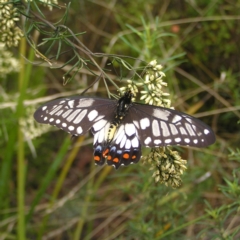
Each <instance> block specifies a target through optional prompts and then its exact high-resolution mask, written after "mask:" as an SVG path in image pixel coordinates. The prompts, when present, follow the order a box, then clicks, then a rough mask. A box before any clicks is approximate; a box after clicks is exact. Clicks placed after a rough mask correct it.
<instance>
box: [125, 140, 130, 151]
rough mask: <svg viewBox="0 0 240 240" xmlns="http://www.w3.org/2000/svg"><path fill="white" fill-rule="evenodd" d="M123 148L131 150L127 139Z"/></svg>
mask: <svg viewBox="0 0 240 240" xmlns="http://www.w3.org/2000/svg"><path fill="white" fill-rule="evenodd" d="M125 148H126V149H130V148H131V141H130V140H129V139H127V141H126V145H125Z"/></svg>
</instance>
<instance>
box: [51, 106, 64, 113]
mask: <svg viewBox="0 0 240 240" xmlns="http://www.w3.org/2000/svg"><path fill="white" fill-rule="evenodd" d="M61 108H62V106H61V105H60V106H57V107H55V108H54V109H53V110H52V111H51V112H50V113H49V114H50V115H53V114H54V113H55V112H57V111H58V110H60V109H61Z"/></svg>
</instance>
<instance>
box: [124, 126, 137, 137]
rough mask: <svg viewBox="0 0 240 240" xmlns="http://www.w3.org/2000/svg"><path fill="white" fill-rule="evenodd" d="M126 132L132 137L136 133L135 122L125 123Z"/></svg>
mask: <svg viewBox="0 0 240 240" xmlns="http://www.w3.org/2000/svg"><path fill="white" fill-rule="evenodd" d="M125 133H126V134H127V135H128V136H129V137H130V136H132V135H133V134H135V126H134V124H133V123H127V124H125Z"/></svg>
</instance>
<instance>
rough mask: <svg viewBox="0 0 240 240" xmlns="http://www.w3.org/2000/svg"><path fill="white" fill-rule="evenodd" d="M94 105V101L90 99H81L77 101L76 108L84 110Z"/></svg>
mask: <svg viewBox="0 0 240 240" xmlns="http://www.w3.org/2000/svg"><path fill="white" fill-rule="evenodd" d="M93 103H94V99H91V98H82V99H79V104H78V106H77V107H80V108H84V107H90V106H92V105H93Z"/></svg>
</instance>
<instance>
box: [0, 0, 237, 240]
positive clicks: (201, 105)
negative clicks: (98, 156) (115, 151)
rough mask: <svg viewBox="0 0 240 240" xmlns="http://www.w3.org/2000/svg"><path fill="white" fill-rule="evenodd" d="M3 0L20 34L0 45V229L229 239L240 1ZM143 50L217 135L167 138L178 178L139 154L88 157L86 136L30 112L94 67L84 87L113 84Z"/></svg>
mask: <svg viewBox="0 0 240 240" xmlns="http://www.w3.org/2000/svg"><path fill="white" fill-rule="evenodd" d="M7 2H8V1H2V2H0V4H3V3H4V4H5V3H7ZM9 2H10V1H9ZM68 3H71V4H69V5H67V4H68ZM14 4H15V7H16V8H18V10H19V12H20V13H21V14H22V16H25V17H23V18H22V20H21V21H20V22H19V24H18V25H19V27H20V28H21V29H24V33H25V38H23V39H22V40H21V42H20V45H19V47H18V48H9V49H8V51H11V52H12V53H13V55H14V56H15V57H16V58H18V59H19V61H20V66H21V68H20V71H19V72H18V73H10V74H8V75H6V76H1V75H0V93H1V94H0V111H1V112H0V116H1V118H0V238H1V239H76V240H77V239H84V240H85V239H239V238H240V227H239V225H240V219H239V199H240V198H239V197H240V187H239V180H238V179H239V162H240V152H239V149H238V148H239V143H240V134H239V124H238V122H239V117H240V113H239V109H240V100H239V99H240V77H239V76H240V72H239V66H240V58H239V55H240V46H239V42H240V41H239V36H240V35H239V33H240V17H239V12H240V1H239V0H237V1H236V0H228V1H226V0H211V1H205V0H204V1H174V0H166V1H158V0H148V1H142V0H136V1H125V0H124V1H114V0H107V1H94V0H92V1H72V2H70V1H69V2H66V1H59V6H60V7H57V6H55V7H54V6H53V9H52V11H50V10H49V9H48V8H47V7H46V6H43V5H42V4H41V3H40V1H33V2H31V3H26V2H25V1H14ZM51 24H52V25H51ZM53 26H54V27H53ZM56 27H57V28H56ZM67 28H69V29H70V30H71V32H70V31H67V30H66V29H67ZM71 33H74V34H77V33H80V34H77V35H76V36H77V39H78V40H79V41H77V40H76V38H75V35H74V34H73V35H71ZM96 53H101V54H96ZM118 55H124V56H129V57H124V58H120V57H119V56H118ZM1 58H3V57H1ZM138 59H140V60H141V61H139V60H138ZM153 59H156V60H157V61H158V63H160V64H162V65H163V67H164V68H163V70H164V72H165V74H166V78H165V81H166V82H167V83H168V89H167V90H168V91H169V93H171V100H172V103H173V105H174V107H175V108H176V109H178V110H180V111H183V112H187V113H189V114H192V115H195V116H196V117H199V118H201V120H203V121H204V122H206V123H207V124H208V125H209V126H211V127H212V128H213V130H214V131H215V133H216V137H217V141H216V143H215V144H214V145H212V146H210V147H208V148H206V149H192V148H177V149H178V150H179V151H180V153H181V155H182V157H183V158H184V159H187V160H188V170H187V172H185V174H184V175H183V184H182V186H181V187H180V188H178V189H171V188H170V187H166V186H164V185H160V184H159V183H155V181H154V178H152V172H151V171H150V170H149V166H148V165H142V164H141V163H139V164H136V165H131V166H129V167H127V168H124V167H122V168H120V170H118V171H115V170H114V169H112V168H111V167H108V166H104V167H97V166H95V165H94V161H93V159H92V136H90V135H89V136H84V137H80V138H77V139H71V137H70V136H69V135H68V134H67V133H65V132H63V131H57V130H56V129H54V128H50V127H45V126H39V125H38V124H36V123H35V122H34V120H33V112H34V110H35V109H36V108H37V107H38V106H39V105H40V104H42V103H44V102H47V101H49V100H52V99H55V98H57V97H60V96H61V97H65V96H69V95H74V94H80V93H81V92H82V91H83V90H84V89H86V88H87V87H88V86H90V85H91V84H93V82H94V81H95V80H96V78H97V77H96V76H99V75H101V74H102V75H101V79H100V80H99V81H98V82H96V83H95V84H94V85H93V86H92V87H91V88H90V89H89V91H88V93H87V94H88V95H94V96H95V95H97V96H103V97H108V95H109V93H115V94H116V93H117V91H116V90H117V87H116V86H123V85H124V84H126V83H125V80H126V79H128V78H130V77H136V76H137V74H136V75H134V74H133V73H132V72H133V71H130V70H129V69H127V68H126V65H129V66H133V68H134V69H137V68H140V67H142V66H143V65H142V63H148V62H150V61H151V60H153ZM1 61H3V59H1ZM110 62H112V63H113V65H111V66H110V65H108V63H110ZM50 63H51V64H50ZM85 63H87V65H86V64H85ZM106 73H107V74H106ZM63 77H64V78H63ZM107 93H108V94H107Z"/></svg>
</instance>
